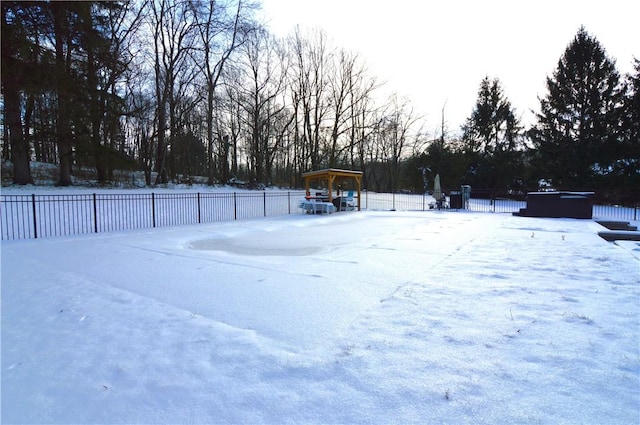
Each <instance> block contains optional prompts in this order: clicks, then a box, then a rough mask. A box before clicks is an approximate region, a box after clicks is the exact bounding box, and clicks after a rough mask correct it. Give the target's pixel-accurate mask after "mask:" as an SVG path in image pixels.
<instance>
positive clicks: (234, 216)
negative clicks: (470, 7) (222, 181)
mask: <svg viewBox="0 0 640 425" xmlns="http://www.w3.org/2000/svg"><path fill="white" fill-rule="evenodd" d="M233 219H234V220H237V219H238V201H237V199H236V192H233Z"/></svg>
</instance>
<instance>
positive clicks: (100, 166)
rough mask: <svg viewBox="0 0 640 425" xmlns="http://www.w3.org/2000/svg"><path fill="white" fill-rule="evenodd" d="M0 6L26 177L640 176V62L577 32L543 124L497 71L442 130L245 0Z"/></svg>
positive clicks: (18, 179)
mask: <svg viewBox="0 0 640 425" xmlns="http://www.w3.org/2000/svg"><path fill="white" fill-rule="evenodd" d="M1 7H2V94H3V102H2V112H3V113H2V118H3V121H2V124H3V125H2V127H3V134H2V156H3V159H10V160H11V161H12V162H13V166H14V172H13V181H14V183H15V184H29V183H32V181H33V179H32V176H31V170H30V166H29V164H30V162H31V161H40V162H48V163H55V164H58V168H59V177H58V184H59V185H70V184H72V182H73V179H72V176H73V173H74V168H75V167H78V166H81V167H92V168H94V169H95V170H96V176H97V180H98V183H100V184H106V183H108V182H110V181H112V180H113V178H114V171H115V170H119V169H128V170H143V171H144V174H145V180H146V184H147V185H154V184H161V183H167V182H169V181H189V180H190V179H191V178H192V177H193V176H205V177H206V179H207V182H208V183H209V184H217V183H227V182H229V181H231V180H236V181H237V180H242V181H246V182H248V183H249V184H250V185H254V186H258V185H269V184H276V185H283V186H289V187H299V186H300V185H301V183H302V182H301V173H302V172H305V171H309V170H313V169H318V168H330V167H335V168H349V169H358V170H362V171H364V172H365V181H364V184H365V187H367V188H369V189H371V190H376V191H396V190H400V189H409V190H415V191H422V190H424V189H425V180H428V178H431V177H433V176H434V175H435V174H440V175H441V176H442V178H443V181H445V182H447V183H448V184H449V185H451V186H456V185H458V184H463V183H464V184H471V185H473V186H476V187H483V188H517V187H520V186H522V187H525V186H526V187H531V186H532V185H534V184H537V181H539V180H541V179H546V180H547V181H552V182H553V184H555V185H557V186H562V187H572V188H574V187H580V188H587V187H589V188H597V187H612V186H616V187H621V188H628V189H629V188H637V187H640V141H639V140H640V138H639V135H638V134H639V133H638V131H639V129H638V127H639V124H638V123H639V122H640V117H639V111H640V105H639V95H638V92H639V91H638V85H639V84H640V64H639V62H638V61H637V60H636V61H635V72H634V73H632V74H630V75H624V76H621V75H620V74H619V73H618V71H617V70H616V68H615V62H614V61H613V60H612V59H611V58H609V57H608V56H607V54H606V51H605V49H604V48H603V47H602V46H601V45H600V43H599V42H598V41H597V39H596V38H595V37H593V36H592V35H590V34H589V33H588V32H587V31H586V29H584V28H580V29H579V31H578V33H577V34H576V36H575V38H574V39H573V40H572V41H571V43H570V44H569V45H568V46H567V49H566V51H565V53H564V54H563V55H562V57H561V58H560V60H559V61H558V65H557V67H556V70H555V72H554V73H553V75H551V76H549V77H548V78H547V94H546V95H545V96H543V97H541V98H540V111H539V112H538V113H537V115H536V122H535V123H534V124H533V125H532V126H531V128H528V129H525V128H524V126H523V125H522V124H521V122H520V119H519V117H518V114H517V111H516V109H515V108H514V107H513V106H512V105H511V103H510V102H509V100H508V97H507V95H506V94H505V93H504V90H503V88H502V86H501V83H500V80H499V79H498V78H490V77H488V76H487V77H486V78H484V79H483V80H482V81H481V83H480V87H479V90H478V97H477V102H476V105H475V106H474V108H473V111H472V113H471V115H470V116H469V118H468V119H467V120H466V122H465V123H464V125H463V126H462V127H461V129H460V132H451V131H449V129H448V128H447V123H446V119H445V116H444V111H443V117H442V123H441V125H440V128H439V130H438V132H437V134H435V133H434V134H429V132H427V131H425V130H424V129H425V128H426V123H425V122H424V119H423V118H422V117H421V116H419V115H418V114H417V113H416V112H415V110H414V109H413V107H412V105H411V103H410V100H409V99H406V98H402V97H400V96H397V95H391V96H389V97H385V98H382V96H381V95H380V92H381V88H382V86H383V84H382V83H381V82H380V81H378V79H377V78H376V77H375V76H374V75H371V73H370V72H369V71H368V69H367V66H366V62H365V61H364V60H363V59H362V58H361V57H359V56H358V55H357V54H355V53H353V52H350V51H348V50H345V49H342V48H339V47H336V46H334V45H333V44H332V43H331V42H330V41H329V39H328V37H327V35H326V34H325V33H323V32H322V31H318V30H302V29H300V28H296V29H295V30H294V31H293V32H292V33H291V34H290V35H289V36H287V37H285V38H282V39H280V38H276V37H274V36H273V35H272V34H270V33H269V31H268V29H266V28H265V27H264V26H263V25H261V24H260V23H259V22H258V21H257V19H256V11H257V9H258V8H259V3H258V2H251V1H249V0H222V1H221V0H210V1H205V0H200V1H194V0H192V1H185V0H137V1H130V2H101V1H94V2H71V1H70V2H64V1H55V2H19V1H17V2H16V1H13V2H12V1H3V2H2V3H1Z"/></svg>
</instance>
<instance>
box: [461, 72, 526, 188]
mask: <svg viewBox="0 0 640 425" xmlns="http://www.w3.org/2000/svg"><path fill="white" fill-rule="evenodd" d="M462 131H463V136H462V141H463V150H464V152H465V154H466V155H467V157H468V158H469V159H470V162H471V163H472V170H471V172H470V173H471V174H472V175H470V176H469V179H468V180H469V182H470V183H472V184H475V185H478V184H479V185H481V186H484V187H491V188H493V187H502V188H504V187H505V186H508V185H509V184H510V183H511V181H512V180H513V179H515V178H516V177H519V176H516V175H515V174H516V170H517V169H518V168H519V167H518V160H517V157H518V156H519V155H518V148H519V147H520V141H521V139H522V126H521V125H520V121H519V120H518V118H517V117H516V113H515V111H514V109H513V108H512V106H511V102H510V101H509V100H508V99H507V97H506V96H505V94H504V91H503V89H502V86H501V84H500V80H498V79H497V78H494V79H493V80H491V79H489V77H485V78H484V79H483V80H482V82H481V83H480V88H479V90H478V99H477V101H476V105H475V107H474V109H473V112H472V113H471V116H470V117H469V118H467V121H466V123H465V125H464V126H463V127H462Z"/></svg>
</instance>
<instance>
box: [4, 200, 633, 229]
mask: <svg viewBox="0 0 640 425" xmlns="http://www.w3.org/2000/svg"><path fill="white" fill-rule="evenodd" d="M304 195H305V193H304V191H272V192H270V191H262V192H230V193H218V192H209V193H193V192H188V193H127V194H116V193H113V194H111V193H109V194H95V193H94V194H77V195H35V194H33V195H5V194H2V195H0V234H1V239H2V240H14V239H33V238H46V237H56V236H71V235H81V234H89V233H101V232H112V231H121V230H133V229H143V228H153V227H166V226H178V225H186V224H198V223H213V222H222V221H232V220H243V219H253V218H259V217H272V216H278V215H286V214H291V213H297V212H300V209H299V208H298V203H299V201H300V200H301V199H302V198H303V197H304ZM361 196H362V199H361V200H360V201H361V206H362V208H364V209H367V210H387V211H388V210H405V211H406V210H411V211H426V210H429V209H431V208H432V207H433V203H434V199H433V198H432V197H431V196H429V195H421V194H403V193H375V192H368V191H363V192H362V194H361ZM486 198H487V199H485V197H482V198H475V197H474V196H473V192H472V197H471V199H469V200H468V202H465V204H464V205H463V206H462V208H463V209H467V210H470V211H476V212H494V213H511V212H515V211H519V210H520V208H524V207H525V206H526V201H522V200H518V199H509V198H501V197H497V196H489V197H486ZM593 215H594V217H595V218H610V219H620V220H628V221H631V220H633V221H637V220H638V219H640V202H635V201H634V203H633V205H631V206H629V205H624V206H622V205H617V206H616V205H611V206H604V205H595V206H594V208H593Z"/></svg>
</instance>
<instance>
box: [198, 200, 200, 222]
mask: <svg viewBox="0 0 640 425" xmlns="http://www.w3.org/2000/svg"><path fill="white" fill-rule="evenodd" d="M198 224H200V192H198Z"/></svg>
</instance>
